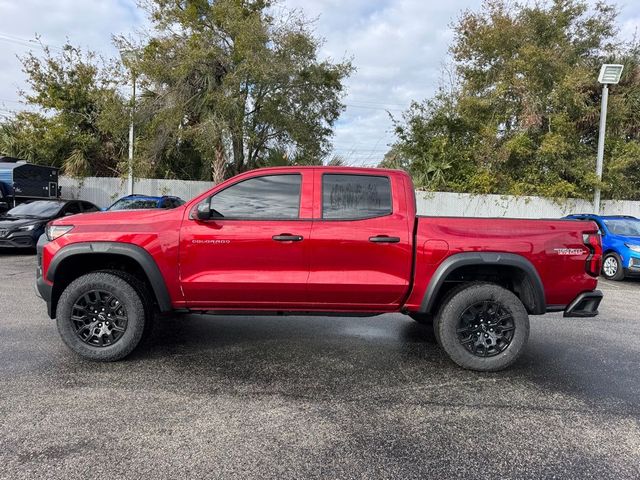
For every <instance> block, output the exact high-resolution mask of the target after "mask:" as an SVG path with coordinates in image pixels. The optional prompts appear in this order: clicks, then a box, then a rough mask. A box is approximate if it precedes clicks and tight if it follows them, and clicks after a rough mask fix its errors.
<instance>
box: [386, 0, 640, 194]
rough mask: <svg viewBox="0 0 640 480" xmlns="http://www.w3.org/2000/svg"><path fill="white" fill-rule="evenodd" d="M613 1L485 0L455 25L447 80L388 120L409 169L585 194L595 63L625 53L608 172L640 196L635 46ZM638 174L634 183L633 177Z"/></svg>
mask: <svg viewBox="0 0 640 480" xmlns="http://www.w3.org/2000/svg"><path fill="white" fill-rule="evenodd" d="M615 20H616V11H615V9H614V7H612V6H610V5H607V4H604V3H598V4H596V5H595V6H593V7H590V4H589V3H588V2H586V1H584V0H553V1H549V2H541V3H534V4H530V3H525V4H518V3H516V4H513V3H511V2H506V1H503V0H488V1H486V2H485V4H484V6H483V8H482V10H481V11H480V12H472V11H466V12H464V13H463V14H462V15H461V17H460V18H459V20H458V21H457V23H456V24H455V25H454V31H455V40H454V43H453V45H452V47H451V53H452V57H453V62H454V67H455V72H456V78H457V80H456V81H455V82H454V85H453V86H452V88H449V89H447V90H445V89H441V90H440V91H439V92H438V94H437V95H436V96H435V97H434V98H433V99H429V100H427V101H425V102H423V103H421V104H415V103H414V104H413V105H412V107H411V108H410V109H409V110H408V111H407V112H406V113H405V114H404V115H403V117H402V118H401V119H396V120H395V128H396V133H397V136H398V141H397V142H396V144H395V145H394V146H393V149H392V151H395V152H397V153H399V154H401V155H403V157H404V162H405V164H406V165H405V168H406V169H407V170H409V171H410V172H411V173H412V174H413V175H414V177H415V178H418V179H419V181H418V183H419V184H421V185H422V186H424V187H426V188H431V189H436V188H437V189H443V190H453V191H472V192H481V193H513V194H534V195H545V196H555V197H566V196H589V195H590V194H591V192H592V191H593V187H594V186H595V182H596V178H595V174H594V173H593V171H594V170H595V152H596V145H597V134H598V116H599V108H600V104H599V102H600V88H601V86H600V85H599V84H598V83H597V72H598V70H599V68H600V65H601V64H602V63H605V62H606V63H614V62H615V63H618V62H619V63H624V64H625V71H624V74H623V78H622V80H621V82H620V84H619V85H617V86H614V87H611V95H610V109H609V124H608V130H607V144H606V165H607V167H606V171H605V177H604V181H603V187H604V190H605V193H606V194H608V195H609V196H610V197H614V198H615V197H621V196H623V197H625V198H640V190H639V189H638V188H637V186H638V180H639V178H638V177H639V174H638V173H634V172H637V167H638V163H637V161H636V160H635V158H637V157H634V155H635V154H636V153H637V152H638V148H639V147H640V143H639V142H640V130H639V129H638V123H639V119H638V115H637V111H638V110H637V108H638V106H639V105H640V69H639V67H638V60H639V58H640V57H639V55H638V53H639V51H638V47H637V45H631V46H629V45H625V44H623V43H622V42H619V41H618V40H617V39H616V24H615ZM634 182H635V183H634Z"/></svg>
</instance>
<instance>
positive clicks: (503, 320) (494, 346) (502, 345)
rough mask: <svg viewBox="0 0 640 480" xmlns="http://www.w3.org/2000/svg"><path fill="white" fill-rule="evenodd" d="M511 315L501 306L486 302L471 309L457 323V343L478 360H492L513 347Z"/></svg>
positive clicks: (513, 329)
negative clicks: (489, 358) (483, 358)
mask: <svg viewBox="0 0 640 480" xmlns="http://www.w3.org/2000/svg"><path fill="white" fill-rule="evenodd" d="M515 329H516V326H515V323H514V320H513V316H512V315H511V313H510V312H509V311H508V310H506V309H505V308H504V306H502V305H501V304H500V303H498V302H495V301H491V300H484V301H481V302H477V303H475V304H473V305H471V306H469V307H468V308H467V309H466V310H465V311H464V312H462V314H461V315H460V319H459V321H458V328H457V330H456V332H457V336H458V341H459V342H460V344H461V345H463V346H464V347H465V348H466V349H467V350H468V351H469V352H471V353H472V354H473V355H476V356H478V357H493V356H495V355H498V354H500V353H502V352H503V351H504V350H506V349H507V348H508V347H509V345H510V344H511V340H512V339H513V336H514V333H515Z"/></svg>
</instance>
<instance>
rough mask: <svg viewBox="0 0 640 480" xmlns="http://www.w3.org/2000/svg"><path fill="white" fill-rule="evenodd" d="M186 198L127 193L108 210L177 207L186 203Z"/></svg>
mask: <svg viewBox="0 0 640 480" xmlns="http://www.w3.org/2000/svg"><path fill="white" fill-rule="evenodd" d="M184 203H185V202H184V200H183V199H181V198H180V197H171V196H168V195H163V196H161V197H155V196H150V195H139V194H134V195H127V196H126V197H122V198H121V199H119V200H117V201H116V202H115V203H114V204H113V205H111V206H110V207H109V208H107V209H106V210H135V209H148V208H176V207H179V206H180V205H184Z"/></svg>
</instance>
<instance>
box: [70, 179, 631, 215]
mask: <svg viewBox="0 0 640 480" xmlns="http://www.w3.org/2000/svg"><path fill="white" fill-rule="evenodd" d="M60 186H61V187H62V196H63V197H64V198H81V199H82V200H87V201H89V202H93V203H95V204H96V205H98V206H99V207H107V206H109V205H110V204H111V203H113V202H114V201H115V200H116V199H117V198H120V197H122V196H124V195H126V194H127V183H126V180H123V179H120V178H110V177H88V178H85V179H83V180H76V179H73V178H69V177H60ZM212 186H213V184H212V183H211V182H196V181H187V180H160V179H138V180H136V183H135V192H136V193H143V194H146V195H177V196H178V197H181V198H184V199H185V200H189V199H191V198H193V197H195V196H196V195H198V194H200V193H201V192H204V191H206V190H208V189H209V188H211V187H212ZM416 196H417V203H418V213H419V214H420V215H433V216H459V217H515V218H557V217H562V216H564V215H568V214H569V213H588V212H591V211H592V208H593V207H592V204H591V202H588V201H586V200H576V199H567V200H553V199H549V198H542V197H515V196H510V195H471V194H468V193H447V192H416ZM601 213H602V214H609V215H633V216H636V217H640V202H629V201H613V200H605V201H604V202H602V211H601Z"/></svg>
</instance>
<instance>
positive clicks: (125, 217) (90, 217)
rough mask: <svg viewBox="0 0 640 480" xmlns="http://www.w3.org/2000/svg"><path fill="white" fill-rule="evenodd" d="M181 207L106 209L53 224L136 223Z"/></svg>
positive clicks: (172, 212) (162, 215) (174, 212)
mask: <svg viewBox="0 0 640 480" xmlns="http://www.w3.org/2000/svg"><path fill="white" fill-rule="evenodd" d="M178 211H182V207H177V208H172V209H166V210H165V209H162V208H150V209H144V210H106V211H100V212H93V213H82V214H80V215H70V216H68V217H61V218H58V219H56V220H54V221H53V222H52V223H53V224H54V225H83V224H84V225H90V224H104V225H110V224H118V223H129V224H130V223H136V222H143V221H154V220H156V219H160V220H162V217H168V216H174V215H175V214H176V213H177V212H178Z"/></svg>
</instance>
